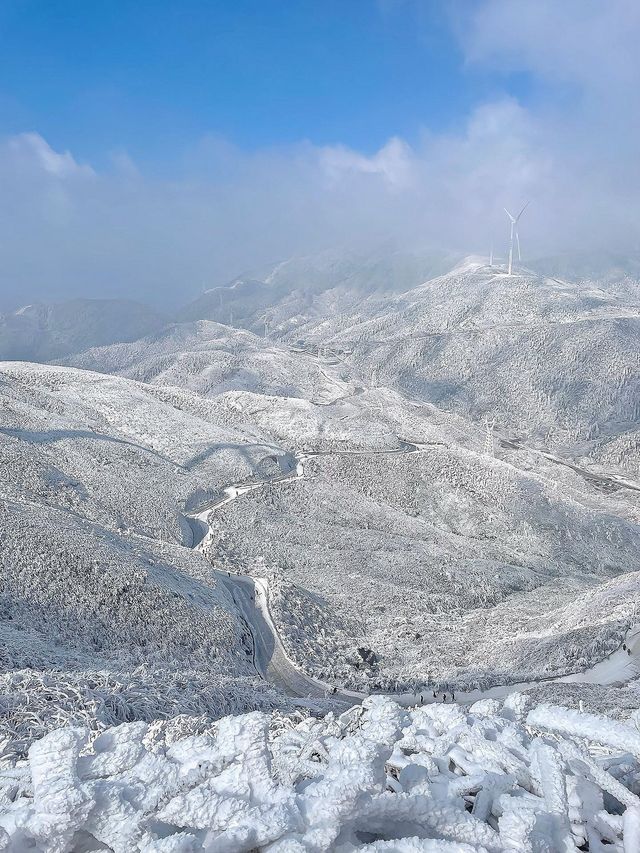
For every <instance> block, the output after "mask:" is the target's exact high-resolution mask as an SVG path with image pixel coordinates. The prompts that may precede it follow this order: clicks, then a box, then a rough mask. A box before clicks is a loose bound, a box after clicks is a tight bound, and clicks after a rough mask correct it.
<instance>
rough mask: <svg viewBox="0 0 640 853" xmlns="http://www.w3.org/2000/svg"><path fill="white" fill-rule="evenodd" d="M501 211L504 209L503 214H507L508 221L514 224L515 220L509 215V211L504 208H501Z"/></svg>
mask: <svg viewBox="0 0 640 853" xmlns="http://www.w3.org/2000/svg"><path fill="white" fill-rule="evenodd" d="M503 209H504V212H505V213H506V214H507V216H508V217H509V219H510V220H511V221H512V222H515V219H514V218H513V216H512V215H511V214H510V213H509V211H508V210H507V208H506V207H505V208H503Z"/></svg>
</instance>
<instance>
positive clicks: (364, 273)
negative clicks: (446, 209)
mask: <svg viewBox="0 0 640 853" xmlns="http://www.w3.org/2000/svg"><path fill="white" fill-rule="evenodd" d="M455 260H456V258H455V256H454V255H452V254H451V253H447V252H443V251H436V250H429V251H415V252H407V251H396V250H393V249H391V248H385V247H382V248H381V249H379V250H378V251H368V252H355V251H347V250H342V251H326V252H321V253H319V254H315V255H308V256H304V257H292V258H289V259H287V260H285V261H281V262H280V263H277V264H275V265H273V266H271V267H267V268H265V269H262V270H256V271H255V272H254V273H253V274H252V275H250V276H247V277H244V278H238V279H236V280H235V281H232V282H231V283H230V284H228V285H226V286H224V287H215V288H212V289H211V290H207V291H206V292H205V293H203V294H202V295H201V296H200V297H198V298H197V299H196V300H195V301H194V302H192V303H191V304H190V305H187V306H186V307H185V308H184V309H183V311H182V312H181V314H180V316H179V319H180V320H182V321H185V320H186V321H194V320H201V319H208V320H216V321H218V322H220V323H225V324H228V325H231V326H240V327H244V328H246V329H251V330H252V331H254V332H257V333H258V334H263V333H264V330H265V323H266V327H267V330H268V331H271V332H272V333H273V334H275V335H277V336H279V335H282V334H284V333H286V332H292V331H294V332H295V331H296V330H300V329H302V328H303V327H304V326H305V325H306V324H307V323H309V322H311V323H313V322H315V321H318V320H322V319H323V318H324V317H333V318H334V319H335V318H337V317H338V316H339V315H340V314H341V313H342V312H343V311H348V312H349V313H352V312H353V311H354V310H357V307H358V305H361V304H362V301H363V300H366V299H368V298H369V299H370V300H371V303H372V304H374V305H375V304H376V303H377V302H378V301H379V299H380V298H383V297H384V295H385V294H388V293H398V292H401V291H403V290H408V289H409V288H411V287H414V286H415V285H417V284H420V283H421V282H423V281H425V280H426V279H428V278H432V277H433V276H434V275H438V274H439V273H441V272H444V271H445V270H447V269H450V267H451V266H452V265H453V264H454V263H455Z"/></svg>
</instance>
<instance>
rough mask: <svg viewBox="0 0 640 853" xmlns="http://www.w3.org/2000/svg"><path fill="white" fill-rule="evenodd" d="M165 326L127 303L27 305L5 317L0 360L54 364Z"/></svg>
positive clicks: (1, 327) (84, 301)
mask: <svg viewBox="0 0 640 853" xmlns="http://www.w3.org/2000/svg"><path fill="white" fill-rule="evenodd" d="M165 323H166V319H165V318H164V317H162V316H161V315H160V314H159V313H158V312H156V311H154V310H153V309H151V308H148V307H147V306H145V305H140V304H139V303H138V302H131V301H127V300H118V299H72V300H70V301H68V302H61V303H59V304H54V305H42V304H37V305H27V306H25V307H24V308H20V309H19V310H18V311H15V312H14V313H12V314H0V360H2V359H15V360H28V361H50V360H52V359H58V358H62V357H64V356H65V355H68V354H69V353H74V352H81V351H82V350H85V349H87V348H88V347H92V346H101V345H104V344H110V343H113V342H114V341H133V340H135V339H136V338H140V337H142V336H143V335H147V334H149V333H150V332H153V331H155V330H157V329H160V328H162V326H164V325H165Z"/></svg>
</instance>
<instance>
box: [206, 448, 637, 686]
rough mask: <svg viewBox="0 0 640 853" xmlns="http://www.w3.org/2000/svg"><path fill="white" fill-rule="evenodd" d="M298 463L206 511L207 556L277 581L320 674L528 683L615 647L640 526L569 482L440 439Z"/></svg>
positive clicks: (554, 472)
mask: <svg viewBox="0 0 640 853" xmlns="http://www.w3.org/2000/svg"><path fill="white" fill-rule="evenodd" d="M435 435H436V433H432V438H431V440H432V441H434V436H435ZM513 461H517V460H515V459H514V460H513ZM304 471H305V476H304V478H303V479H300V480H298V481H296V482H294V483H290V484H274V485H273V486H270V487H268V488H266V489H262V490H256V491H252V492H250V493H247V494H246V495H244V496H242V497H241V498H239V499H238V500H236V501H233V502H230V503H228V504H226V505H225V506H223V507H220V508H219V509H218V510H216V511H215V512H213V513H212V515H211V517H210V519H209V523H210V525H211V527H212V531H213V535H212V537H211V539H210V541H209V543H208V552H209V553H210V555H211V557H212V559H213V560H214V561H215V562H216V563H219V564H222V565H227V566H229V567H231V568H233V569H234V570H235V571H246V570H247V567H248V568H249V570H250V571H251V572H252V573H253V574H259V575H262V574H265V575H266V576H267V577H268V578H269V579H270V581H271V583H272V585H273V586H274V588H275V589H276V590H283V591H282V592H278V594H277V595H276V598H275V602H274V612H275V617H276V619H277V621H278V622H279V625H280V627H281V630H282V632H283V635H284V640H285V644H288V648H289V650H290V653H291V654H292V655H293V656H294V657H295V659H296V660H298V662H299V663H300V665H301V666H303V667H310V668H311V669H312V671H314V672H316V673H318V674H319V675H320V676H321V677H323V678H325V679H326V680H328V681H336V682H343V681H345V680H347V681H348V682H349V683H350V684H352V685H368V686H371V685H374V686H375V685H380V684H382V685H385V687H386V688H387V689H393V688H394V687H395V685H396V683H397V682H399V683H400V684H401V685H405V686H406V685H407V684H410V683H411V682H412V680H413V679H422V680H425V679H427V680H430V681H431V682H432V683H435V684H437V685H441V684H446V683H452V684H457V685H458V686H462V685H474V686H475V685H478V684H480V685H485V684H495V683H509V682H515V681H521V680H525V681H527V680H531V679H538V678H543V677H547V676H551V675H562V674H564V673H567V672H575V671H579V670H581V669H583V668H584V667H585V666H588V665H589V664H590V663H592V662H595V661H596V660H601V659H602V658H603V657H605V656H606V655H607V654H608V652H609V651H610V650H612V649H614V648H617V646H619V645H620V643H621V642H622V640H621V637H622V635H623V634H624V631H626V629H627V628H628V626H629V624H630V621H629V620H630V619H632V617H633V613H634V608H635V607H636V606H637V604H638V603H640V576H639V575H638V574H637V572H638V569H640V562H639V561H638V548H639V546H640V527H639V526H638V524H637V523H635V522H634V521H630V520H627V519H626V518H623V517H621V515H619V514H618V513H621V514H629V513H631V514H632V515H633V514H634V511H633V510H632V509H631V508H630V507H629V506H627V505H626V504H622V503H620V502H619V500H618V498H616V497H614V496H602V495H600V494H599V493H598V492H596V491H594V490H592V489H591V488H590V487H589V486H588V485H587V484H586V483H585V482H584V481H583V480H582V479H581V478H580V477H579V476H578V475H575V474H571V473H569V472H565V471H564V469H560V468H554V466H553V465H547V466H546V467H541V468H539V469H538V471H537V472H535V473H534V472H533V471H532V472H529V473H525V472H523V471H522V470H520V469H518V468H516V467H514V465H513V464H510V463H509V462H508V461H506V458H505V461H498V460H496V459H493V458H487V457H486V456H485V455H483V454H479V453H477V452H474V451H473V450H470V449H465V448H462V447H460V446H459V445H456V444H455V443H449V442H447V441H446V440H445V441H442V440H441V441H437V440H436V441H435V443H434V444H431V443H429V444H426V445H424V446H423V447H422V448H421V449H420V450H419V451H418V452H415V453H404V454H402V453H398V454H392V453H377V454H376V453H367V452H365V453H362V452H356V453H349V452H348V451H347V450H344V451H342V452H340V453H339V454H338V455H336V454H329V455H327V456H320V457H317V458H314V459H311V460H309V461H307V462H305V463H304ZM291 585H293V587H294V589H297V590H298V592H297V593H295V592H294V590H292V589H291ZM283 586H284V589H283ZM354 602H357V603H358V606H357V608H354ZM604 602H606V606H604ZM310 622H313V624H314V628H313V630H309V627H310V625H309V623H310ZM358 647H365V648H371V649H373V651H374V652H375V655H376V657H377V658H378V661H377V663H376V665H375V666H373V667H370V666H364V665H363V663H362V660H361V659H360V658H359V656H358V653H357V652H356V649H357V648H358Z"/></svg>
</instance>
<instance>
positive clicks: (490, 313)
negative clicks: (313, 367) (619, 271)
mask: <svg viewBox="0 0 640 853" xmlns="http://www.w3.org/2000/svg"><path fill="white" fill-rule="evenodd" d="M371 307H372V306H368V305H364V306H362V308H361V309H359V310H358V311H357V312H354V313H353V314H352V315H351V318H350V323H349V324H348V325H346V324H345V317H344V316H341V317H340V319H339V320H338V321H337V322H333V321H332V320H331V319H330V318H326V319H325V320H324V321H323V322H318V323H317V324H316V325H315V326H309V327H307V329H306V332H307V337H306V340H307V343H308V344H313V345H315V346H318V345H319V344H323V345H325V346H328V347H330V348H333V349H336V350H338V351H339V352H341V353H342V354H343V357H344V360H345V361H346V363H347V364H348V365H349V366H350V367H351V368H352V369H354V370H355V371H356V373H357V374H358V375H365V374H366V375H368V376H370V377H372V379H373V381H375V383H377V384H383V385H388V386H390V387H397V388H399V389H401V390H402V391H403V392H405V393H406V394H408V395H409V396H413V397H416V398H419V399H422V400H427V401H429V402H432V403H435V404H436V405H438V406H441V407H444V408H447V409H449V410H451V411H455V412H457V413H459V414H461V415H464V416H466V417H470V418H471V419H472V420H474V421H476V422H479V421H482V420H483V418H484V417H485V416H486V417H489V418H490V419H493V418H496V419H497V424H498V425H499V426H502V427H504V428H507V429H510V430H512V431H513V432H515V433H517V434H519V435H523V436H534V437H535V438H536V440H537V441H543V440H544V441H547V442H548V443H551V444H552V445H554V446H556V447H562V448H563V449H564V450H565V451H568V450H574V449H576V447H577V448H578V450H581V449H582V450H584V451H585V452H588V453H593V454H594V455H595V456H597V454H598V452H600V450H601V448H602V447H604V446H606V445H607V444H608V443H610V442H611V441H616V440H617V439H618V438H619V437H622V436H625V435H627V434H629V435H630V440H629V442H627V443H631V444H633V442H634V441H635V440H637V427H638V422H639V421H640V409H639V404H638V401H639V400H640V359H639V357H638V356H639V353H640V291H638V290H637V289H636V291H635V292H634V291H633V290H632V289H631V288H629V287H628V286H627V284H626V283H624V282H623V283H620V282H616V281H614V282H608V283H606V284H605V283H603V282H598V281H580V282H568V281H563V280H560V279H555V278H545V277H541V276H538V275H536V274H534V273H529V272H519V273H518V274H516V275H513V276H507V275H505V274H504V273H503V272H502V271H500V270H499V269H497V268H491V267H488V266H486V265H483V264H482V263H481V262H479V261H475V260H474V259H468V260H467V261H466V262H465V263H464V264H461V265H459V266H458V267H457V268H456V269H454V270H453V271H452V272H450V273H447V274H445V275H443V276H441V277H439V278H436V279H433V280H430V281H427V282H426V283H425V284H423V285H420V286H419V287H416V288H413V289H412V290H410V291H407V292H406V293H403V294H401V295H399V296H395V297H392V298H390V299H388V300H387V302H386V303H385V304H383V305H378V306H375V310H374V311H373V312H371V310H370V309H371ZM291 337H292V336H291ZM623 447H624V442H623V443H622V444H620V445H619V447H618V448H617V450H618V451H619V452H618V454H617V455H618V456H620V455H622V453H621V450H622V448H623ZM630 450H631V453H632V455H631V458H630V460H629V466H630V467H633V465H634V464H635V463H636V461H637V454H636V455H634V454H633V449H632V448H630Z"/></svg>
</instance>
